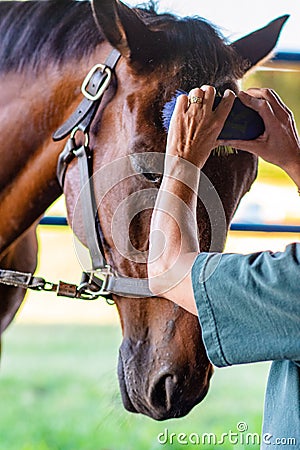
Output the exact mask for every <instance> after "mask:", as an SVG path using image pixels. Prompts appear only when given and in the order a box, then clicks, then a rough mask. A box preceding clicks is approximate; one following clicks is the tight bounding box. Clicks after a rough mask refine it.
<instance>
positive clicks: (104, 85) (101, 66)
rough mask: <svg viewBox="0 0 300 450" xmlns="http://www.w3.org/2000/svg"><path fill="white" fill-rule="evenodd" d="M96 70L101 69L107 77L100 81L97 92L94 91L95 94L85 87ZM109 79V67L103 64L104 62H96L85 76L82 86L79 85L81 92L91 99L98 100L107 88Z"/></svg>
mask: <svg viewBox="0 0 300 450" xmlns="http://www.w3.org/2000/svg"><path fill="white" fill-rule="evenodd" d="M97 70H101V72H102V74H103V75H104V74H106V75H107V77H106V78H105V80H104V81H103V82H102V83H101V85H100V87H99V90H98V92H96V94H95V95H92V94H90V93H89V92H88V91H87V87H88V85H89V83H90V81H91V79H92V77H93V75H94V74H95V73H96V72H97ZM110 81H111V70H110V68H109V67H107V66H105V64H96V65H95V66H94V67H93V68H92V69H91V70H90V71H89V73H88V74H87V76H86V77H85V79H84V81H83V83H82V86H81V92H82V94H83V95H84V96H85V97H86V98H87V99H88V100H92V101H96V100H99V98H100V97H101V96H102V95H103V93H104V91H105V90H106V89H107V88H108V86H109V83H110Z"/></svg>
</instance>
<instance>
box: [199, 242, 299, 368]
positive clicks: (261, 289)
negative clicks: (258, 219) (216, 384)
mask: <svg viewBox="0 0 300 450" xmlns="http://www.w3.org/2000/svg"><path fill="white" fill-rule="evenodd" d="M192 282H193V289H194V295H195V300H196V305H197V309H198V315H199V320H200V324H201V327H202V335H203V340H204V344H205V346H206V350H207V353H208V356H209V358H210V360H211V361H212V363H213V364H215V365H216V366H219V367H222V366H227V365H232V364H242V363H249V362H257V361H266V360H284V359H287V360H292V361H297V360H298V361H299V360H300V244H292V245H290V246H288V247H287V248H286V250H285V251H284V252H278V253H272V252H261V253H255V254H251V255H237V254H209V253H201V254H200V255H199V256H198V257H197V259H196V261H195V262H194V265H193V269H192Z"/></svg>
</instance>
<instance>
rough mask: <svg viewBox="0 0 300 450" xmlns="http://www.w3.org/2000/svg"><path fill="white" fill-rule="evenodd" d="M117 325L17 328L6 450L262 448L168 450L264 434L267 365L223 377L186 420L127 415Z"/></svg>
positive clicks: (6, 351)
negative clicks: (207, 437) (209, 436)
mask: <svg viewBox="0 0 300 450" xmlns="http://www.w3.org/2000/svg"><path fill="white" fill-rule="evenodd" d="M119 342H120V331H119V328H118V327H114V326H109V327H105V326H102V327H101V326H79V325H64V326H62V325H45V326H39V325H20V324H18V325H13V326H12V327H11V328H10V329H9V331H8V332H7V333H6V334H5V337H4V346H3V359H2V369H1V372H0V399H1V400H0V401H1V408H0V449H1V450H50V449H51V450H58V449H59V450H157V449H161V448H164V449H181V448H186V449H192V448H207V449H212V448H214V449H215V448H216V449H218V448H220V449H226V450H229V449H237V450H238V449H239V450H241V449H244V448H247V449H248V448H249V449H258V446H257V445H256V446H255V445H254V446H252V445H249V446H243V445H235V446H233V445H232V444H228V443H227V444H223V445H220V446H218V445H216V446H211V445H203V446H197V445H192V444H190V445H182V444H178V443H175V442H174V443H173V444H172V445H171V444H170V443H169V444H168V445H167V444H166V445H162V444H160V443H159V442H158V439H157V436H158V434H159V433H162V432H164V430H165V429H168V430H169V433H172V432H173V433H176V434H178V433H186V434H187V435H189V434H190V433H197V434H199V435H201V434H202V433H205V432H207V433H209V432H211V433H216V435H217V436H218V437H220V436H221V434H222V433H225V432H228V431H229V430H232V431H233V432H236V431H237V424H238V423H239V422H245V423H247V425H248V432H251V433H254V432H258V433H259V431H260V424H261V412H262V407H263V394H264V387H265V380H266V374H267V370H268V365H267V364H257V365H250V366H247V367H246V366H244V367H242V366H241V367H236V368H228V369H222V370H218V371H217V372H216V373H215V375H214V377H213V382H212V387H211V390H210V392H209V394H208V396H207V398H206V399H205V401H204V402H203V403H202V404H201V405H199V406H197V407H196V408H194V410H193V411H192V412H191V413H190V414H189V415H188V416H187V417H186V418H183V419H179V420H178V419H177V420H170V421H166V422H155V421H153V420H151V419H148V418H146V417H143V416H139V415H133V414H130V413H127V412H125V411H124V409H123V406H122V404H121V398H120V394H119V388H118V384H117V376H116V363H117V352H118V345H119Z"/></svg>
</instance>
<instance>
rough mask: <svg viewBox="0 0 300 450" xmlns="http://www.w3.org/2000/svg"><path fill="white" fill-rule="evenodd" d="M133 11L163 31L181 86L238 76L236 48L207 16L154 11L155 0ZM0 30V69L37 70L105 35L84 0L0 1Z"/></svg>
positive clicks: (86, 49)
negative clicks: (188, 16)
mask: <svg viewBox="0 0 300 450" xmlns="http://www.w3.org/2000/svg"><path fill="white" fill-rule="evenodd" d="M135 12H136V13H137V14H138V15H139V16H140V18H141V19H142V20H143V21H144V22H145V23H146V25H147V26H148V27H149V28H151V29H153V30H155V29H156V30H161V31H163V32H164V33H165V35H166V42H167V45H168V51H167V52H165V53H166V55H164V61H166V63H168V60H170V62H173V63H174V58H175V59H176V60H177V64H178V65H179V70H181V72H182V77H183V84H182V86H181V87H182V88H183V89H185V90H188V89H189V88H191V87H193V86H196V85H199V82H201V81H203V82H205V83H214V84H215V85H216V83H218V80H221V81H220V83H222V84H223V85H224V82H226V79H227V78H228V80H229V79H232V78H239V76H241V74H242V71H241V64H240V61H238V60H237V56H236V55H235V53H234V51H233V50H232V49H231V48H230V46H228V45H226V42H224V39H223V37H222V36H220V34H219V32H218V30H217V29H216V28H214V27H213V26H212V25H211V24H210V23H209V22H207V21H206V20H204V19H202V18H199V17H193V18H178V17H176V16H175V15H172V14H158V13H157V1H155V0H150V1H149V2H148V3H146V4H143V5H140V6H139V7H136V8H135ZM0 36H1V44H0V72H2V73H7V72H8V71H10V70H15V71H22V70H24V69H27V68H29V69H31V70H35V71H37V70H39V69H43V67H45V66H46V65H47V64H49V62H56V63H60V62H65V61H67V60H70V59H80V58H82V57H84V56H85V55H88V54H91V53H92V51H93V50H94V49H95V47H96V46H97V45H99V44H100V43H101V42H103V41H104V39H105V38H104V36H103V35H102V34H101V32H100V30H99V29H98V27H97V26H96V24H95V22H94V18H93V14H92V10H91V4H90V1H88V0H84V1H75V0H43V1H37V0H34V1H31V0H29V1H28V0H27V1H0ZM160 50H161V49H158V52H159V51H160ZM171 58H172V59H171ZM185 74H186V75H185Z"/></svg>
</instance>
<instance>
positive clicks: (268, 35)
mask: <svg viewBox="0 0 300 450" xmlns="http://www.w3.org/2000/svg"><path fill="white" fill-rule="evenodd" d="M288 18H289V15H285V16H281V17H278V18H277V19H275V20H273V21H272V22H270V23H269V24H268V25H266V26H265V27H263V28H261V29H260V30H257V31H254V32H253V33H250V34H248V35H247V36H244V37H243V38H241V39H239V40H237V41H235V42H233V43H232V44H231V46H232V47H233V48H234V49H235V51H236V52H237V53H238V54H239V55H240V56H241V57H242V59H244V60H245V61H248V62H249V65H248V66H247V70H248V69H250V68H251V67H252V66H255V64H257V63H258V62H259V61H261V60H262V59H264V58H265V57H266V56H267V55H268V54H269V53H270V52H271V51H272V50H273V48H274V47H275V45H276V42H277V40H278V38H279V35H280V32H281V30H282V27H283V25H284V24H285V22H286V21H287V19H288Z"/></svg>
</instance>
